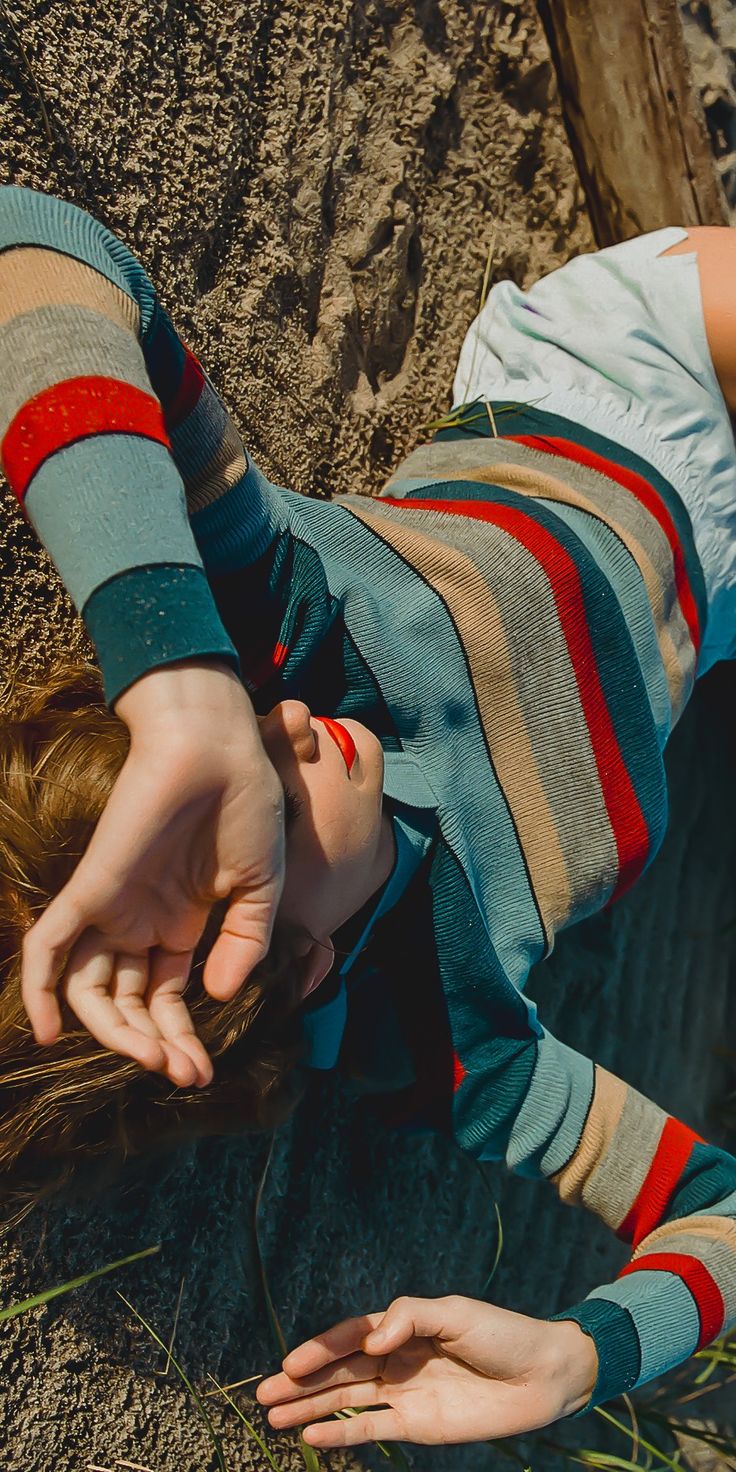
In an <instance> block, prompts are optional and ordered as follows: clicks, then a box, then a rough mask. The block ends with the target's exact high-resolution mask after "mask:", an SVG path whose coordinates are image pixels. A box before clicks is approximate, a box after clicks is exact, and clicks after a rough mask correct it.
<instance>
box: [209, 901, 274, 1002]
mask: <svg viewBox="0 0 736 1472" xmlns="http://www.w3.org/2000/svg"><path fill="white" fill-rule="evenodd" d="M278 895H279V890H278V886H277V885H276V884H275V883H274V884H273V885H272V886H270V885H269V886H267V887H266V888H264V889H261V890H259V891H258V893H256V894H254V893H252V892H248V893H244V892H243V890H242V889H241V890H234V891H233V895H232V897H231V903H230V905H229V908H228V910H227V911H226V913H225V917H224V919H223V922H222V926H221V928H220V934H219V935H218V937H217V940H216V941H215V944H214V945H213V947H212V949H211V951H210V953H209V956H208V957H207V960H206V962H205V968H204V974H203V977H202V981H203V984H204V989H205V991H207V992H209V994H210V996H211V997H215V998H216V999H217V1000H218V1001H220V1002H227V1001H229V1000H230V998H231V997H234V996H235V994H236V993H237V992H238V991H239V990H240V988H241V986H242V985H243V983H244V982H245V981H247V979H248V977H249V976H250V973H251V971H253V969H254V967H256V966H257V965H258V963H259V961H262V960H263V958H264V956H266V955H267V954H268V948H269V946H270V944H271V935H272V932H273V926H274V920H275V918H276V906H277V903H278Z"/></svg>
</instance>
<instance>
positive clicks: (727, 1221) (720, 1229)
mask: <svg viewBox="0 0 736 1472" xmlns="http://www.w3.org/2000/svg"><path fill="white" fill-rule="evenodd" d="M678 1235H680V1236H685V1235H688V1236H694V1237H700V1236H703V1237H708V1238H710V1239H712V1240H713V1241H718V1242H726V1243H728V1245H729V1247H732V1248H733V1250H734V1252H735V1253H736V1221H734V1219H733V1217H730V1216H684V1217H681V1218H680V1220H679V1221H676V1222H666V1223H665V1224H664V1226H661V1227H656V1228H655V1230H654V1231H653V1232H650V1233H649V1236H648V1237H645V1238H644V1241H643V1242H641V1243H640V1244H639V1246H638V1247H637V1249H636V1251H635V1252H634V1254H633V1256H634V1257H641V1256H642V1255H644V1254H646V1253H647V1252H661V1251H662V1246H663V1243H664V1239H665V1238H666V1239H668V1240H669V1239H670V1238H672V1237H676V1236H678ZM681 1250H682V1249H681V1248H675V1249H673V1251H681ZM735 1263H736V1259H735Z"/></svg>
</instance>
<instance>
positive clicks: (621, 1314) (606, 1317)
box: [550, 1298, 641, 1420]
mask: <svg viewBox="0 0 736 1472" xmlns="http://www.w3.org/2000/svg"><path fill="white" fill-rule="evenodd" d="M550 1319H551V1320H552V1321H558V1320H560V1319H573V1320H574V1322H575V1323H576V1324H579V1325H580V1328H581V1329H582V1330H583V1332H584V1333H585V1334H589V1335H590V1337H591V1339H592V1340H593V1342H594V1344H595V1347H596V1350H597V1351H598V1379H597V1380H596V1382H595V1385H594V1386H593V1393H592V1395H591V1397H590V1400H589V1401H587V1402H586V1404H585V1405H584V1406H583V1407H582V1408H581V1409H580V1410H579V1411H575V1413H574V1415H573V1416H571V1418H570V1419H571V1420H576V1419H577V1417H578V1416H584V1415H585V1414H586V1412H587V1411H592V1410H594V1409H595V1407H596V1406H599V1405H603V1404H604V1402H605V1401H608V1400H615V1398H616V1396H617V1395H623V1394H624V1393H625V1392H627V1391H629V1390H633V1388H634V1386H635V1385H636V1383H637V1381H638V1379H639V1373H640V1369H641V1347H640V1344H639V1336H638V1334H637V1332H636V1328H635V1325H634V1321H633V1319H632V1317H631V1314H630V1313H629V1312H628V1309H625V1308H622V1306H621V1305H620V1304H618V1303H612V1302H610V1301H609V1300H607V1299H603V1298H586V1299H584V1300H583V1302H582V1303H578V1304H575V1305H574V1307H573V1308H569V1309H564V1310H563V1312H561V1313H559V1314H551V1315H550Z"/></svg>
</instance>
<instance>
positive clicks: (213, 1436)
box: [115, 1288, 227, 1472]
mask: <svg viewBox="0 0 736 1472" xmlns="http://www.w3.org/2000/svg"><path fill="white" fill-rule="evenodd" d="M115 1292H116V1293H117V1295H118V1298H121V1299H122V1301H123V1303H124V1304H125V1306H126V1308H129V1309H130V1312H131V1313H132V1314H133V1315H134V1317H135V1318H136V1319H137V1320H138V1323H139V1324H142V1325H143V1328H144V1329H145V1330H146V1332H147V1333H148V1334H150V1336H151V1338H152V1339H153V1340H154V1342H155V1343H156V1344H157V1345H158V1346H159V1349H162V1350H163V1351H164V1353H166V1345H165V1344H164V1341H163V1339H162V1338H161V1337H160V1335H159V1334H157V1333H156V1330H155V1329H153V1328H152V1327H151V1325H150V1324H149V1323H147V1322H146V1320H145V1319H144V1317H143V1315H142V1314H139V1312H138V1310H137V1308H133V1305H132V1303H129V1302H128V1300H127V1298H126V1297H125V1295H124V1294H123V1293H121V1292H120V1289H119V1288H116V1290H115ZM171 1363H172V1365H173V1366H174V1369H175V1370H176V1373H177V1375H178V1376H179V1379H180V1380H181V1381H182V1382H183V1383H184V1385H186V1388H187V1390H188V1391H189V1394H190V1395H191V1397H192V1400H193V1401H194V1403H195V1405H196V1407H197V1409H198V1411H199V1414H200V1416H201V1417H202V1420H203V1421H204V1423H205V1426H206V1427H207V1431H208V1433H209V1437H210V1440H211V1442H212V1445H213V1447H214V1449H215V1456H216V1457H217V1465H218V1468H219V1472H227V1466H226V1463H225V1456H224V1453H223V1450H222V1442H221V1440H220V1438H219V1436H218V1435H217V1432H216V1431H215V1428H214V1426H213V1425H212V1422H211V1420H210V1418H209V1416H208V1415H207V1407H206V1406H205V1404H204V1401H203V1400H202V1397H201V1396H200V1395H199V1393H198V1392H197V1391H196V1390H195V1388H194V1386H193V1385H192V1382H191V1380H190V1379H189V1376H188V1375H187V1374H186V1372H185V1371H184V1370H183V1369H182V1367H181V1365H180V1364H179V1361H178V1359H177V1358H176V1355H174V1354H172V1356H171Z"/></svg>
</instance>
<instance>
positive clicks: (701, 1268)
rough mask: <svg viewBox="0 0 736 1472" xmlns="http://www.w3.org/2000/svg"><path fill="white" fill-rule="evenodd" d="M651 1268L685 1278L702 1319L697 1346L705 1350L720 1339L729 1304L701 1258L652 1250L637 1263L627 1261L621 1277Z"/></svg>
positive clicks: (647, 1270)
mask: <svg viewBox="0 0 736 1472" xmlns="http://www.w3.org/2000/svg"><path fill="white" fill-rule="evenodd" d="M650 1270H651V1271H652V1272H655V1273H673V1274H674V1276H675V1277H676V1278H682V1281H683V1283H685V1285H686V1286H687V1287H688V1288H689V1289H690V1292H691V1293H692V1295H693V1298H694V1299H695V1306H696V1308H697V1310H698V1317H699V1319H700V1334H699V1336H698V1349H703V1348H704V1346H705V1345H706V1344H711V1343H712V1341H713V1340H714V1339H717V1338H718V1335H719V1334H720V1333H721V1331H722V1329H723V1324H724V1320H725V1317H726V1306H725V1304H724V1302H723V1294H722V1293H721V1290H720V1288H719V1287H718V1284H717V1283H716V1281H715V1279H714V1278H712V1277H711V1275H710V1273H709V1272H708V1269H707V1267H706V1266H705V1264H704V1263H702V1262H700V1260H699V1258H697V1257H689V1256H687V1254H686V1253H684V1252H682V1253H680V1252H652V1253H648V1254H645V1255H644V1257H637V1259H636V1262H629V1263H627V1264H626V1267H625V1268H623V1269H622V1271H621V1272H620V1273H619V1275H618V1276H619V1278H626V1277H628V1275H629V1273H646V1272H649V1271H650Z"/></svg>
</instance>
